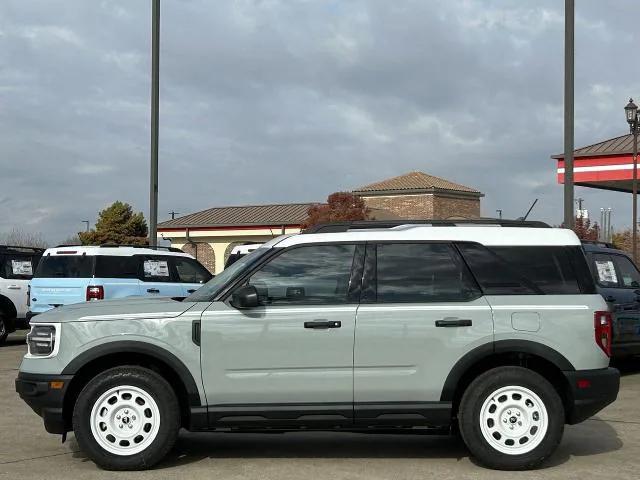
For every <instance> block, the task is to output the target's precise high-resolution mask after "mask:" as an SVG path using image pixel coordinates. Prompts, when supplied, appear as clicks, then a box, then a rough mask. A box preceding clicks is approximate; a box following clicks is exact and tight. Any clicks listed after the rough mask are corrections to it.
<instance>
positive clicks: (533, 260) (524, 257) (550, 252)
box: [459, 244, 595, 295]
mask: <svg viewBox="0 0 640 480" xmlns="http://www.w3.org/2000/svg"><path fill="white" fill-rule="evenodd" d="M459 248H460V250H461V252H462V254H463V256H464V258H465V260H466V261H467V263H468V264H469V266H470V268H471V270H472V272H473V274H474V275H475V277H476V279H477V280H478V283H480V286H481V287H482V290H483V292H484V293H485V294H486V295H536V294H538V295H539V294H547V295H575V294H581V293H593V292H594V288H595V287H594V285H593V280H592V278H591V274H590V272H589V269H588V266H587V264H586V261H585V258H584V254H583V253H582V250H581V249H580V247H577V246H576V247H564V246H557V247H556V246H551V247H537V246H524V247H521V246H517V247H511V246H505V247H502V246H500V247H484V246H482V245H476V244H461V245H459Z"/></svg>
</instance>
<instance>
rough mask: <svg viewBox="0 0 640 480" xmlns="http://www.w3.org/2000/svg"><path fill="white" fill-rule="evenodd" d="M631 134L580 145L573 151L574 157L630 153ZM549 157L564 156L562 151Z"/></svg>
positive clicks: (631, 149) (631, 146) (631, 144)
mask: <svg viewBox="0 0 640 480" xmlns="http://www.w3.org/2000/svg"><path fill="white" fill-rule="evenodd" d="M632 151H633V135H631V134H630V133H629V134H627V135H622V136H620V137H615V138H610V139H609V140H605V141H604V142H600V143H594V144H593V145H587V146H586V147H580V148H577V149H575V150H574V151H573V156H574V157H590V156H598V155H622V154H625V153H632ZM551 158H564V153H559V154H557V155H553V156H552V157H551Z"/></svg>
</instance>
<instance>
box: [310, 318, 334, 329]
mask: <svg viewBox="0 0 640 480" xmlns="http://www.w3.org/2000/svg"><path fill="white" fill-rule="evenodd" d="M341 326H342V322H340V321H335V320H332V321H329V320H313V321H311V322H304V328H318V329H324V328H340V327H341Z"/></svg>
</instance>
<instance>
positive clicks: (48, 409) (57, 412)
mask: <svg viewBox="0 0 640 480" xmlns="http://www.w3.org/2000/svg"><path fill="white" fill-rule="evenodd" d="M72 379H73V375H43V374H37V373H23V372H20V373H18V378H16V392H18V394H19V395H20V398H22V399H23V400H24V401H25V402H26V403H27V405H29V406H30V407H31V409H32V410H33V411H34V412H36V413H37V414H38V415H40V416H41V417H42V420H43V421H44V428H45V430H46V431H47V432H49V433H59V434H61V433H65V432H68V431H70V430H71V425H70V424H69V422H67V421H66V420H65V417H64V415H63V407H64V395H65V393H66V391H67V389H68V387H69V384H70V383H71V380H72ZM52 381H56V382H60V381H61V382H64V386H63V388H61V389H53V388H51V382H52Z"/></svg>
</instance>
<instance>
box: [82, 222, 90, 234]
mask: <svg viewBox="0 0 640 480" xmlns="http://www.w3.org/2000/svg"><path fill="white" fill-rule="evenodd" d="M80 222H81V223H84V224H86V226H87V230H86V231H87V232H88V231H89V220H80Z"/></svg>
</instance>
